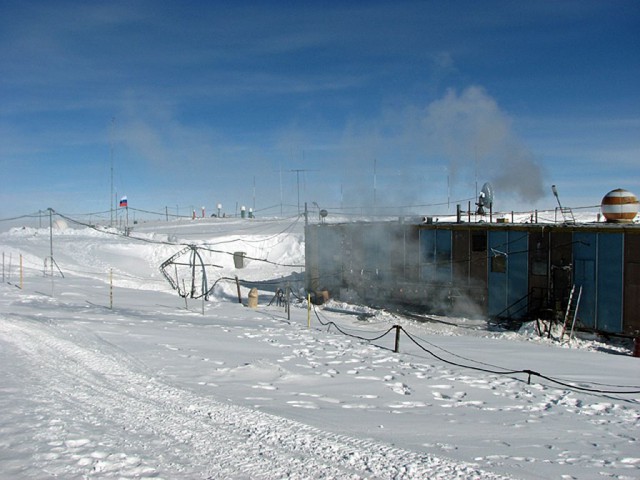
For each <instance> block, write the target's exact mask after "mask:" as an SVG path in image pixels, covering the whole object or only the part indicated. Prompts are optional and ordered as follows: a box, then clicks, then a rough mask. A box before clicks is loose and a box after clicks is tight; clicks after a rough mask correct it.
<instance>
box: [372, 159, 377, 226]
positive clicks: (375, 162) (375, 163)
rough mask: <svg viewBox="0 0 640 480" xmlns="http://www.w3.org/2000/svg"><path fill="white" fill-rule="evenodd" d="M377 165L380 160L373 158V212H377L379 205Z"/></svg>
mask: <svg viewBox="0 0 640 480" xmlns="http://www.w3.org/2000/svg"><path fill="white" fill-rule="evenodd" d="M377 166H378V160H377V159H375V158H374V159H373V213H374V214H375V213H376V207H377V204H376V202H377V199H376V193H377V192H376V190H377V185H376V180H377V179H376V176H377V171H376V170H377Z"/></svg>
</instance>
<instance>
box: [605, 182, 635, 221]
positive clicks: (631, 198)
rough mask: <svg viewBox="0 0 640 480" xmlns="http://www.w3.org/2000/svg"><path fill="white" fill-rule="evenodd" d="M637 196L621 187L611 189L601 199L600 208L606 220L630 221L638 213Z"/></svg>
mask: <svg viewBox="0 0 640 480" xmlns="http://www.w3.org/2000/svg"><path fill="white" fill-rule="evenodd" d="M638 206H639V205H638V198H637V197H636V196H635V195H634V194H633V193H631V192H629V191H627V190H624V189H622V188H617V189H615V190H611V191H610V192H609V193H607V194H606V195H605V196H604V198H603V199H602V204H601V205H600V208H601V210H602V214H603V215H604V218H606V219H607V222H613V223H627V222H632V221H633V219H634V218H636V215H637V214H638Z"/></svg>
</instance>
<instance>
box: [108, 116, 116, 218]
mask: <svg viewBox="0 0 640 480" xmlns="http://www.w3.org/2000/svg"><path fill="white" fill-rule="evenodd" d="M115 123H116V118H115V117H111V129H110V130H111V132H110V133H111V134H110V135H109V150H110V157H111V192H110V193H109V211H110V212H111V223H110V224H109V226H111V227H113V203H114V195H113V135H114V129H115Z"/></svg>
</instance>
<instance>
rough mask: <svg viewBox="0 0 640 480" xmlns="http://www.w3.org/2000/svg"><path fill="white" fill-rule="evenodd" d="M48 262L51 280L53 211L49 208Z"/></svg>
mask: <svg viewBox="0 0 640 480" xmlns="http://www.w3.org/2000/svg"><path fill="white" fill-rule="evenodd" d="M49 260H50V262H49V263H50V264H51V265H50V266H51V277H52V278H53V209H52V208H49Z"/></svg>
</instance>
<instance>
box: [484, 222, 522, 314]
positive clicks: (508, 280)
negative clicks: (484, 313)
mask: <svg viewBox="0 0 640 480" xmlns="http://www.w3.org/2000/svg"><path fill="white" fill-rule="evenodd" d="M488 245H489V251H488V255H489V257H490V258H489V308H488V310H489V315H490V316H498V317H509V318H516V319H517V318H523V317H525V316H526V314H527V306H528V304H527V299H528V293H529V292H528V262H527V260H528V254H527V252H528V249H527V246H528V233H527V232H523V231H515V230H513V231H512V230H494V231H490V232H489V236H488ZM502 262H505V265H504V268H502Z"/></svg>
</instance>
